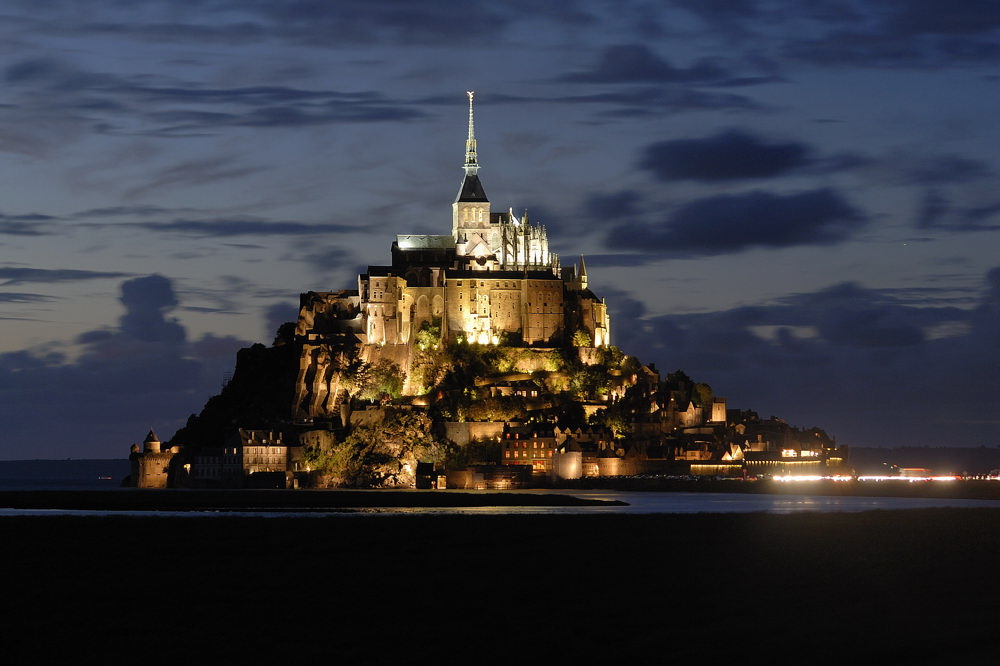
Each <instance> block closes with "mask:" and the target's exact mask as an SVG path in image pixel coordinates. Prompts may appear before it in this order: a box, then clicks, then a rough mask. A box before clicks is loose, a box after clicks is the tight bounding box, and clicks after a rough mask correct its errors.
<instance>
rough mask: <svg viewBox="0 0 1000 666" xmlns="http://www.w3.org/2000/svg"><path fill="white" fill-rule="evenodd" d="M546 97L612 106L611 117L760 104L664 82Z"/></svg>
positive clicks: (735, 108) (740, 108)
mask: <svg viewBox="0 0 1000 666" xmlns="http://www.w3.org/2000/svg"><path fill="white" fill-rule="evenodd" d="M549 101H552V102H554V103H557V104H573V105H580V104H595V105H607V106H610V107H613V108H612V109H611V110H610V111H607V112H606V113H605V115H607V116H609V117H614V118H634V117H641V116H658V115H661V114H663V113H664V112H668V111H669V112H676V113H679V112H684V111H706V110H731V111H754V110H760V109H761V108H762V107H761V105H760V104H758V103H757V102H756V101H754V100H753V99H751V98H749V97H747V96H746V95H737V94H734V93H720V92H708V91H703V90H693V89H691V88H673V87H666V86H659V87H647V86H636V87H631V88H627V89H624V90H616V91H613V92H599V93H592V94H586V95H561V96H557V97H553V98H551V99H550V100H549Z"/></svg>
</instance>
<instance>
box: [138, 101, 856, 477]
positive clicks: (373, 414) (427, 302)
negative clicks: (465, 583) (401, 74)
mask: <svg viewBox="0 0 1000 666" xmlns="http://www.w3.org/2000/svg"><path fill="white" fill-rule="evenodd" d="M467 96H468V133H467V136H466V139H465V159H464V163H463V164H462V170H463V171H464V175H463V176H462V180H461V184H460V187H459V190H458V194H457V196H456V197H455V199H454V201H453V202H452V204H451V225H450V227H451V230H450V233H448V234H441V235H424V234H420V235H418V234H406V233H402V234H399V235H397V236H396V238H395V240H393V241H392V243H391V248H390V256H391V262H390V263H389V264H387V265H370V266H368V269H367V272H365V273H362V274H360V275H358V278H357V285H356V286H355V287H354V288H349V289H342V290H338V291H326V292H313V291H310V292H307V293H304V294H302V295H301V299H300V307H299V314H298V320H297V321H296V322H289V323H287V324H285V325H283V326H282V327H281V328H280V329H279V330H278V332H277V336H276V338H275V340H274V342H273V344H272V345H271V346H264V345H262V344H257V345H254V346H252V347H250V348H247V349H243V350H241V351H240V353H239V354H238V357H237V364H236V368H235V371H234V373H233V375H232V379H231V381H229V382H228V383H227V385H226V386H225V387H224V388H223V390H222V392H221V393H220V394H219V395H217V396H215V397H212V398H211V399H209V400H208V402H207V403H206V405H205V406H204V408H203V410H202V411H201V413H200V414H198V415H192V416H191V417H190V419H189V420H188V423H187V425H186V426H185V427H183V428H181V429H180V430H179V431H178V432H177V433H175V434H174V435H173V437H172V438H170V440H169V441H167V442H165V443H163V442H161V441H160V439H159V438H158V436H157V434H156V433H155V432H153V431H152V430H151V431H150V432H149V433H148V435H147V436H146V438H145V440H144V442H143V444H142V445H141V446H140V445H139V444H134V445H133V446H132V453H131V456H130V459H131V465H132V471H131V475H130V477H129V479H128V483H129V484H130V485H133V486H137V487H142V488H165V487H200V488H216V487H219V488H242V487H272V488H273V487H280V488H292V487H344V486H346V487H413V486H416V487H425V488H431V487H436V488H491V489H502V488H512V487H530V486H537V485H549V484H559V483H565V482H572V481H573V480H575V479H581V478H584V477H602V476H603V477H617V476H630V475H639V474H685V475H695V476H713V477H717V476H721V477H742V478H747V477H759V476H771V475H778V474H817V473H821V472H822V473H827V472H831V471H832V472H836V471H838V470H841V469H844V468H845V466H846V465H845V458H846V447H843V446H838V445H837V443H836V442H835V441H834V440H833V439H832V438H831V437H829V436H828V435H827V433H826V432H825V431H823V430H822V429H820V428H815V427H814V428H809V429H801V428H797V427H793V426H791V425H789V424H787V423H786V422H784V421H783V420H782V419H779V418H776V417H770V418H767V419H762V418H760V417H759V416H758V415H757V414H756V413H755V412H752V411H748V410H740V409H731V408H729V406H728V405H727V402H726V400H725V399H724V398H723V397H720V396H718V395H716V394H715V393H714V392H713V390H712V388H711V387H710V386H708V385H707V384H704V383H700V382H697V381H695V380H694V379H692V378H690V377H688V376H687V375H686V374H685V373H684V372H683V371H682V370H677V371H674V372H670V373H667V374H663V373H661V372H660V370H659V369H657V368H656V367H655V366H654V365H652V364H648V365H644V364H643V363H642V362H641V361H640V360H639V359H637V358H635V357H632V356H629V355H627V354H626V353H625V352H624V351H623V350H620V349H618V348H617V347H615V346H614V345H613V344H612V340H613V337H612V332H613V325H612V321H611V318H610V316H609V314H608V305H607V303H606V301H605V300H604V299H603V298H601V297H600V296H599V295H598V294H599V292H600V287H599V285H593V284H591V281H590V279H589V276H588V273H587V267H586V260H585V258H584V257H583V256H579V257H578V258H576V259H575V260H573V261H567V260H565V259H564V258H562V257H560V256H559V255H557V254H556V253H554V252H552V251H551V250H550V248H549V237H548V232H547V230H546V227H545V224H544V221H543V220H542V221H536V220H534V219H533V218H531V217H530V216H529V214H528V211H527V210H526V209H518V210H515V208H514V207H512V206H508V207H507V208H506V209H501V210H494V209H493V207H492V206H491V202H490V200H489V198H488V197H487V194H486V188H485V186H484V183H483V180H482V179H481V178H480V174H479V172H480V164H479V155H478V150H477V143H476V135H475V123H474V95H473V93H472V92H469V93H467ZM442 227H445V228H447V226H446V223H445V222H444V215H442ZM614 325H615V326H629V322H618V321H616V322H614Z"/></svg>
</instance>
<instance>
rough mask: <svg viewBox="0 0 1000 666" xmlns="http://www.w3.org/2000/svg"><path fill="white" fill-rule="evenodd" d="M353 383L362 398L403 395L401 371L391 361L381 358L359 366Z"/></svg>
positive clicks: (379, 398)
mask: <svg viewBox="0 0 1000 666" xmlns="http://www.w3.org/2000/svg"><path fill="white" fill-rule="evenodd" d="M354 385H355V387H356V390H357V393H358V397H360V398H361V399H362V400H371V401H373V402H374V401H375V400H382V399H383V398H386V397H388V398H399V397H400V396H401V395H403V371H402V370H400V368H399V366H398V365H396V364H395V363H393V362H392V361H390V360H388V359H384V358H382V359H379V360H378V361H376V362H375V363H374V364H365V365H363V366H362V367H361V368H359V369H358V371H357V372H356V373H355V377H354Z"/></svg>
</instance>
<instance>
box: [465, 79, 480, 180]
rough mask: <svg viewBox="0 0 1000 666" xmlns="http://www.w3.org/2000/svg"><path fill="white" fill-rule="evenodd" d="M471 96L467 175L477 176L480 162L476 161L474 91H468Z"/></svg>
mask: <svg viewBox="0 0 1000 666" xmlns="http://www.w3.org/2000/svg"><path fill="white" fill-rule="evenodd" d="M465 94H466V95H468V96H469V138H467V139H466V140H465V167H464V168H465V173H467V174H470V173H471V174H475V173H477V172H478V171H479V162H477V161H476V126H475V123H474V122H473V118H472V98H473V97H474V96H475V94H476V93H475V91H474V90H466V91H465Z"/></svg>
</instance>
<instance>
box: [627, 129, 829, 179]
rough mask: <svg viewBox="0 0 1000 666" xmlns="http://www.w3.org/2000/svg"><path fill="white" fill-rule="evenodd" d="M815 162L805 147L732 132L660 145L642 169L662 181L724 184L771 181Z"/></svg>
mask: <svg viewBox="0 0 1000 666" xmlns="http://www.w3.org/2000/svg"><path fill="white" fill-rule="evenodd" d="M813 161H814V158H813V156H812V150H811V149H810V148H809V147H808V146H806V145H805V144H803V143H799V142H793V141H786V142H778V141H767V140H765V139H762V138H760V137H757V136H754V135H752V134H749V133H747V132H744V131H741V130H736V129H730V130H726V131H723V132H720V133H719V134H715V135H713V136H708V137H704V138H700V139H673V140H669V141H659V142H657V143H654V144H651V145H649V146H647V147H646V148H645V150H644V151H643V154H642V157H641V158H640V161H639V167H640V168H642V169H646V170H648V171H651V172H653V174H655V175H656V176H657V177H658V178H661V179H662V180H698V181H709V182H711V181H725V180H738V179H746V178H768V177H773V176H780V175H784V174H787V173H790V172H793V171H796V170H800V169H802V168H804V167H806V166H808V165H809V164H811V163H812V162H813Z"/></svg>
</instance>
